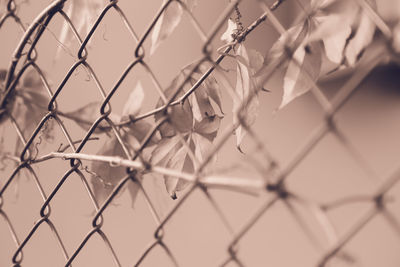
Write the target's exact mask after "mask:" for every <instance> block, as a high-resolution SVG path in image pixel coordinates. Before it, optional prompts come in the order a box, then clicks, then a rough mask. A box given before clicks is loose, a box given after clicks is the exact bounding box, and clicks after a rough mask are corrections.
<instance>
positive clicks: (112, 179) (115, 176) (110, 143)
mask: <svg viewBox="0 0 400 267" xmlns="http://www.w3.org/2000/svg"><path fill="white" fill-rule="evenodd" d="M96 154H97V155H103V156H116V157H122V158H126V155H125V152H124V150H123V149H122V146H121V145H120V143H119V141H118V139H117V138H116V137H115V136H113V137H111V138H109V139H108V140H107V141H106V142H105V144H104V145H103V146H102V147H101V148H100V150H99V151H98V152H97V153H96ZM90 170H91V171H92V172H93V173H95V174H96V175H92V176H91V184H92V187H93V193H94V196H95V198H96V200H97V202H98V204H99V205H102V204H103V202H104V201H105V200H106V199H107V198H108V197H109V195H110V194H111V192H112V191H113V189H114V188H115V186H116V185H117V184H118V183H119V182H120V181H121V180H122V179H123V178H124V177H125V176H126V167H124V166H111V165H110V164H109V163H108V162H102V161H93V162H92V164H91V167H90ZM128 183H129V184H128V185H127V187H128V189H129V193H130V197H131V201H132V205H133V203H134V202H135V200H136V196H137V193H138V189H139V186H137V185H136V184H134V183H132V182H131V181H129V182H128Z"/></svg>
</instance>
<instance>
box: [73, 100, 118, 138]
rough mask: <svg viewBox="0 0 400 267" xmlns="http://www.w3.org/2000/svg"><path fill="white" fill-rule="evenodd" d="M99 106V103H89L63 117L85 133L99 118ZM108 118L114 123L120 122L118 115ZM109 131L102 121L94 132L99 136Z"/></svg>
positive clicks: (100, 103) (104, 121)
mask: <svg viewBox="0 0 400 267" xmlns="http://www.w3.org/2000/svg"><path fill="white" fill-rule="evenodd" d="M101 105H102V102H100V101H96V102H91V103H89V104H86V105H85V106H83V107H81V108H79V109H77V110H74V111H71V112H66V113H65V116H66V117H68V118H70V119H72V120H74V121H75V122H76V123H77V124H78V125H79V126H80V127H81V128H82V129H84V130H85V131H89V129H90V127H92V124H93V123H94V122H95V121H96V120H97V119H98V118H99V117H100V116H101V114H100V108H101ZM108 117H109V118H110V119H111V120H112V121H114V122H119V121H120V120H121V118H120V117H119V116H118V115H116V114H113V113H111V114H110V115H108ZM110 130H111V129H110V126H109V124H108V123H107V121H106V120H102V121H101V122H100V123H99V125H98V126H97V128H96V130H95V131H94V132H95V133H97V134H100V133H104V132H108V131H110Z"/></svg>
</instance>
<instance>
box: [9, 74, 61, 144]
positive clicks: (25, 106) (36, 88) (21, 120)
mask: <svg viewBox="0 0 400 267" xmlns="http://www.w3.org/2000/svg"><path fill="white" fill-rule="evenodd" d="M49 101H50V98H49V96H48V95H47V94H46V93H45V90H44V87H43V85H42V81H41V79H40V77H39V74H38V73H37V72H36V71H35V70H33V69H30V70H29V71H27V73H26V74H25V75H24V79H23V82H22V87H17V88H16V89H15V92H14V94H13V95H11V99H10V100H9V105H7V108H8V109H10V110H9V112H10V111H11V112H10V113H11V115H12V116H13V117H14V118H15V119H16V121H17V123H18V125H20V127H21V126H23V128H22V133H23V136H24V137H25V139H28V138H29V137H30V136H31V134H32V133H33V131H34V130H35V129H36V127H37V125H38V124H39V122H40V121H41V120H42V118H43V117H44V116H45V115H46V114H47V113H48V110H47V106H48V103H49ZM47 126H48V127H45V128H43V129H44V131H43V132H42V134H43V136H45V137H46V136H47V137H48V139H51V138H52V132H53V131H52V130H53V127H50V126H51V124H48V125H47ZM21 145H22V143H21V142H20V140H19V139H18V141H17V145H16V151H18V150H19V149H20V148H21Z"/></svg>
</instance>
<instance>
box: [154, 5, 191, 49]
mask: <svg viewBox="0 0 400 267" xmlns="http://www.w3.org/2000/svg"><path fill="white" fill-rule="evenodd" d="M166 2H167V0H164V1H163V5H165V3H166ZM182 2H183V3H184V4H186V7H187V8H188V9H189V11H192V9H193V8H194V7H195V5H196V4H197V1H195V0H183V1H182ZM182 15H183V8H182V6H181V5H180V3H179V2H178V1H172V2H171V3H169V4H168V6H167V8H166V9H165V10H164V12H163V13H162V14H161V16H160V18H159V19H158V20H157V22H156V25H154V28H153V33H152V35H151V47H150V55H152V54H153V53H154V52H155V51H156V49H157V48H158V46H159V45H160V43H161V42H162V41H164V40H165V39H167V38H168V36H170V35H171V34H172V32H173V31H174V30H175V28H176V27H177V26H178V25H179V23H180V21H181V19H182Z"/></svg>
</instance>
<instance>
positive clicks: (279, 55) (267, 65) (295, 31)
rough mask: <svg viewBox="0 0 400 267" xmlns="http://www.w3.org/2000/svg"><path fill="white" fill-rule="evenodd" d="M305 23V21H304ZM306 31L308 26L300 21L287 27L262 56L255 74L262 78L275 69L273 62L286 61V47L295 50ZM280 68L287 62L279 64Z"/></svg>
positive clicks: (285, 65)
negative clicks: (259, 66)
mask: <svg viewBox="0 0 400 267" xmlns="http://www.w3.org/2000/svg"><path fill="white" fill-rule="evenodd" d="M306 23H307V21H306ZM307 33H308V27H306V24H304V23H302V24H299V25H295V26H293V27H291V28H289V29H288V30H287V31H286V32H285V33H284V34H282V35H281V36H280V37H279V39H278V40H277V41H276V42H275V43H274V45H273V46H272V47H271V49H270V50H269V51H268V54H267V56H266V57H265V58H264V62H263V66H262V67H261V68H260V69H259V70H258V71H257V72H256V74H255V76H256V77H260V78H262V76H264V75H270V74H271V73H272V72H274V71H276V67H275V66H274V65H273V64H271V63H273V62H282V61H283V62H286V60H285V59H287V57H288V53H287V51H288V48H289V49H290V50H296V49H297V48H298V47H299V46H300V45H301V43H302V42H303V41H304V39H305V37H306V36H307ZM280 65H281V66H280V68H282V69H284V68H285V67H287V64H286V63H285V64H280Z"/></svg>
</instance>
